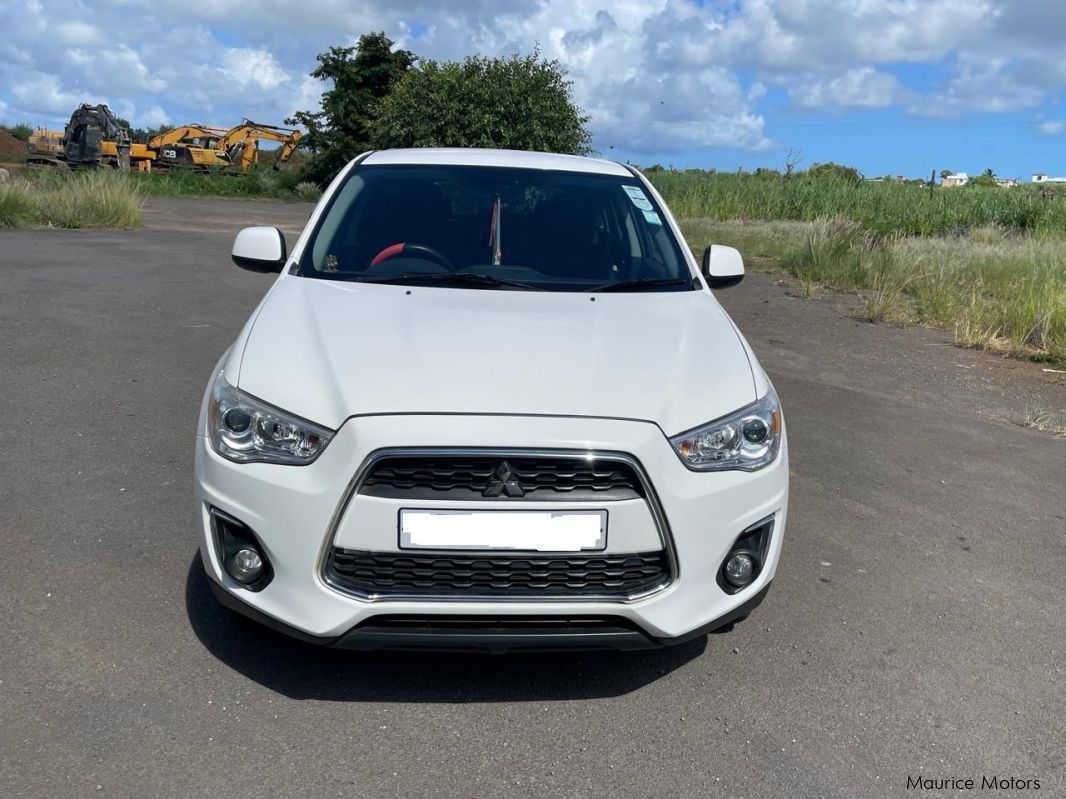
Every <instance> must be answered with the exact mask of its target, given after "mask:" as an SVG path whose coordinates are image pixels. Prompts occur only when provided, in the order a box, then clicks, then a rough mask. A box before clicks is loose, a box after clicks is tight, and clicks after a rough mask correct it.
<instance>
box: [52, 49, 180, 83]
mask: <svg viewBox="0 0 1066 799" xmlns="http://www.w3.org/2000/svg"><path fill="white" fill-rule="evenodd" d="M65 55H66V61H67V62H68V63H70V64H73V65H74V66H78V67H82V68H83V69H84V70H85V71H86V72H87V73H91V77H92V80H93V81H95V82H96V83H97V85H101V86H106V87H107V91H108V92H109V93H115V92H120V91H145V92H161V91H163V90H164V89H166V87H167V84H166V81H163V80H160V79H159V78H157V77H155V76H153V75H152V73H151V72H150V71H149V69H148V67H147V66H146V65H145V63H144V61H143V60H142V59H141V56H140V55H139V54H138V53H137V52H135V51H134V50H133V49H131V48H130V47H128V46H126V45H124V44H123V45H119V46H118V47H116V48H114V49H103V50H83V49H79V48H75V49H71V50H67V51H66V54H65Z"/></svg>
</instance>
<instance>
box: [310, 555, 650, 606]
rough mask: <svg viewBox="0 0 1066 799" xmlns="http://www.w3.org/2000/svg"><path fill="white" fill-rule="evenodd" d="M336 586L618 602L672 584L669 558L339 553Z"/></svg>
mask: <svg viewBox="0 0 1066 799" xmlns="http://www.w3.org/2000/svg"><path fill="white" fill-rule="evenodd" d="M327 573H328V576H329V579H330V581H331V582H333V583H334V584H335V585H337V586H338V587H343V588H346V589H348V590H352V591H355V592H357V593H361V594H369V595H381V596H387V595H390V594H391V595H396V594H402V595H419V596H422V595H426V596H457V597H462V596H507V597H510V596H523V597H567V596H589V595H591V596H612V597H613V596H617V597H626V596H632V595H635V594H640V593H644V592H645V591H650V590H652V589H655V588H658V587H659V586H661V585H663V584H664V583H665V582H667V580H668V578H669V567H668V565H667V559H666V556H665V553H663V552H640V553H635V554H628V555H597V556H591V557H586V556H578V557H572V556H566V557H558V556H556V557H553V556H540V555H521V556H511V555H508V556H496V555H493V556H491V557H488V556H482V555H471V556H455V555H452V554H449V555H446V556H442V555H430V554H418V555H412V554H408V553H380V552H365V551H361V550H348V549H341V548H336V547H335V548H334V549H333V550H332V552H331V554H330V558H329V563H328V564H327Z"/></svg>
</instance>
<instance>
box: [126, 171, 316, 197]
mask: <svg viewBox="0 0 1066 799" xmlns="http://www.w3.org/2000/svg"><path fill="white" fill-rule="evenodd" d="M133 177H134V179H136V180H137V181H138V182H139V184H140V186H141V188H142V190H143V191H144V193H145V194H150V195H157V196H167V197H245V198H253V199H254V198H262V199H281V200H289V201H299V202H309V201H317V200H318V198H319V196H320V195H321V191H320V190H319V189H318V187H317V186H315V185H314V184H308V183H301V182H300V177H299V173H298V172H296V171H295V170H292V169H281V170H278V171H274V170H273V169H270V168H269V167H260V168H253V169H251V170H249V171H248V172H247V173H246V174H241V173H230V172H221V171H209V172H196V171H193V170H191V169H170V170H167V171H165V172H163V171H157V172H151V173H148V174H141V173H137V174H134V175H133Z"/></svg>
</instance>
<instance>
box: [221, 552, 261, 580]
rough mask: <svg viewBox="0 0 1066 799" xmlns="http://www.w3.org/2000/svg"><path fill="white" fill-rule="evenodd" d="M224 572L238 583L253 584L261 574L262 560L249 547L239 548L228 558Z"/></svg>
mask: <svg viewBox="0 0 1066 799" xmlns="http://www.w3.org/2000/svg"><path fill="white" fill-rule="evenodd" d="M226 571H228V572H229V573H230V577H232V578H233V579H234V580H236V581H237V582H239V583H254V582H255V581H256V580H258V579H259V578H260V577H261V576H262V574H263V558H262V557H260V555H259V553H258V552H256V551H255V550H254V549H252V548H251V547H247V546H246V547H241V548H240V549H238V550H237V551H236V552H234V553H233V556H232V557H230V559H229V563H228V564H227V565H226Z"/></svg>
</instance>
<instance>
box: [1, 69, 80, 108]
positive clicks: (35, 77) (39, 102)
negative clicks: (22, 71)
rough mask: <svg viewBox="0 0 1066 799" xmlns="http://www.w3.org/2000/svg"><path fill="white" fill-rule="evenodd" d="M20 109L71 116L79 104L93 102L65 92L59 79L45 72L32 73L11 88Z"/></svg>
mask: <svg viewBox="0 0 1066 799" xmlns="http://www.w3.org/2000/svg"><path fill="white" fill-rule="evenodd" d="M11 94H12V96H13V97H14V98H15V102H16V103H17V104H18V106H19V108H21V109H25V110H28V111H36V112H40V113H44V114H60V115H64V114H65V115H69V114H70V112H71V111H73V110H74V109H75V108H76V107H77V106H78V104H79V103H82V102H91V101H92V98H83V97H82V96H81V95H78V94H74V93H73V92H68V91H64V90H63V88H62V87H61V86H60V83H59V78H57V77H56V76H55V75H51V74H48V73H45V72H32V73H30V74H29V75H27V76H26V77H25V78H24V79H23V80H21V81H19V82H18V83H15V84H14V85H13V86H12V87H11Z"/></svg>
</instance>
